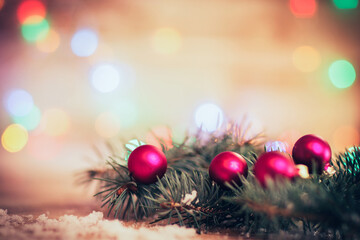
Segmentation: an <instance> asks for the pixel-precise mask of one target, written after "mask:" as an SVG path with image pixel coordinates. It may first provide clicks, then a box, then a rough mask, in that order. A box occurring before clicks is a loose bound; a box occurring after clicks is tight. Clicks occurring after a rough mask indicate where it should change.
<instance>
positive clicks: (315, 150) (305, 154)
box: [292, 134, 331, 174]
mask: <svg viewBox="0 0 360 240" xmlns="http://www.w3.org/2000/svg"><path fill="white" fill-rule="evenodd" d="M292 157H293V159H294V162H295V163H296V164H304V165H305V166H307V167H308V168H309V172H310V173H313V163H315V165H316V169H315V170H316V172H317V173H318V174H321V173H322V172H323V170H324V168H325V166H326V165H327V164H329V162H330V159H331V148H330V146H329V144H328V143H327V142H326V141H325V140H323V139H321V138H320V137H318V136H315V135H311V134H309V135H305V136H302V137H301V138H300V139H299V140H297V141H296V143H295V144H294V148H293V150H292Z"/></svg>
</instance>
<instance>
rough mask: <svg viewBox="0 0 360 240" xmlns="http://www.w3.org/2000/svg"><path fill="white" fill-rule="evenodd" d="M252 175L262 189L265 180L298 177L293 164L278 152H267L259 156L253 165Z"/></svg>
mask: <svg viewBox="0 0 360 240" xmlns="http://www.w3.org/2000/svg"><path fill="white" fill-rule="evenodd" d="M254 174H255V177H256V179H257V180H258V181H259V182H260V184H261V185H262V186H263V187H266V181H267V179H272V180H277V179H281V178H283V179H289V180H292V179H294V178H295V176H297V175H298V170H297V169H296V167H295V164H294V162H293V161H292V160H291V159H290V158H288V157H287V156H286V155H285V154H282V153H280V152H267V153H263V154H262V155H260V157H259V158H258V159H257V161H256V162H255V164H254Z"/></svg>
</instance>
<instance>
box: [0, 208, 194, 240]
mask: <svg viewBox="0 0 360 240" xmlns="http://www.w3.org/2000/svg"><path fill="white" fill-rule="evenodd" d="M195 236H196V233H195V230H194V229H187V228H183V227H179V226H174V225H171V226H156V227H144V226H141V227H139V226H136V225H131V226H128V224H124V223H123V222H121V221H119V220H107V219H104V216H103V213H102V212H96V211H93V212H92V213H91V214H89V215H87V216H85V217H77V216H74V215H63V216H61V217H59V218H58V219H49V218H48V217H47V215H46V214H42V215H40V216H39V217H37V218H36V219H35V218H34V217H33V216H32V215H25V216H20V215H11V214H8V213H7V210H4V209H0V239H7V240H18V239H40V240H53V239H54V240H55V239H56V240H62V239H64V240H72V239H79V240H81V239H90V240H96V239H111V240H120V239H125V240H132V239H136V240H137V239H138V240H170V239H191V238H194V237H195Z"/></svg>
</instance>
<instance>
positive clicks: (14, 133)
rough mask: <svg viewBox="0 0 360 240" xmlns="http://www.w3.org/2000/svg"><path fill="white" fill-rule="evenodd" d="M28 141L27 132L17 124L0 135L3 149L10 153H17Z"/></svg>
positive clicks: (10, 126)
mask: <svg viewBox="0 0 360 240" xmlns="http://www.w3.org/2000/svg"><path fill="white" fill-rule="evenodd" d="M27 141H28V132H27V131H26V129H25V128H24V127H23V126H21V125H19V124H11V125H9V126H8V127H7V128H6V129H5V131H4V132H3V134H2V135H1V144H2V146H3V148H4V149H5V150H6V151H8V152H11V153H14V152H19V151H20V150H21V149H23V148H24V147H25V145H26V143H27Z"/></svg>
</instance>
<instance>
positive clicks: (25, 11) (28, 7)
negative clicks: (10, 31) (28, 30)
mask: <svg viewBox="0 0 360 240" xmlns="http://www.w3.org/2000/svg"><path fill="white" fill-rule="evenodd" d="M32 16H38V17H40V18H41V20H43V19H44V18H45V16H46V8H45V6H44V4H43V3H42V2H40V1H36V0H29V1H23V2H22V3H21V4H20V5H19V7H18V9H17V17H18V20H19V22H20V23H22V24H23V23H25V21H26V20H27V19H28V18H29V17H32ZM41 20H40V21H41Z"/></svg>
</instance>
